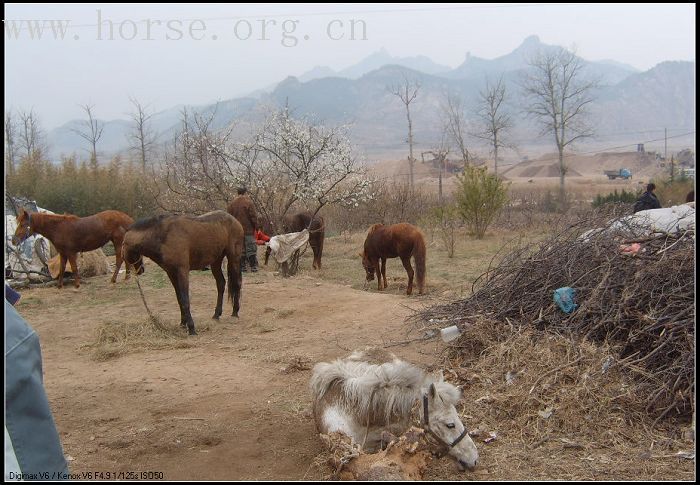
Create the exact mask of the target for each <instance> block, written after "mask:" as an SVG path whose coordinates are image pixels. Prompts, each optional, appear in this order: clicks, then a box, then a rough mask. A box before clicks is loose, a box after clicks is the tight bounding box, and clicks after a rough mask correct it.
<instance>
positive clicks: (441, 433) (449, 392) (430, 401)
mask: <svg viewBox="0 0 700 485" xmlns="http://www.w3.org/2000/svg"><path fill="white" fill-rule="evenodd" d="M460 397H461V392H460V390H459V389H458V388H457V387H455V386H453V385H452V384H450V383H448V382H445V381H444V380H443V377H442V375H440V377H439V380H438V381H435V382H432V383H430V385H429V386H428V387H427V388H424V389H423V393H422V397H421V407H420V408H421V411H420V412H421V422H422V424H423V427H424V428H425V430H426V431H427V432H428V433H429V434H431V435H433V436H434V437H435V438H437V439H438V440H439V441H440V442H441V444H442V445H443V446H444V447H445V449H446V450H447V451H446V452H447V454H448V455H449V456H450V458H452V459H453V460H455V461H456V462H457V464H458V466H459V468H460V469H461V470H462V471H464V469H465V468H468V469H469V470H473V469H474V468H475V467H476V464H477V462H478V461H479V452H478V451H477V449H476V445H475V444H474V442H473V441H472V439H471V437H470V436H469V432H468V431H467V428H466V427H465V426H464V424H462V420H461V419H460V418H459V414H457V409H456V408H455V404H457V402H458V401H459V399H460Z"/></svg>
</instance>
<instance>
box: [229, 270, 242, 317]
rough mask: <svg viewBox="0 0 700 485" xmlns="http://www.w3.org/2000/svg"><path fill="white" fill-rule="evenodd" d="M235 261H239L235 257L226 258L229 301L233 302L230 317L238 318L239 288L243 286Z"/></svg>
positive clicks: (239, 304)
mask: <svg viewBox="0 0 700 485" xmlns="http://www.w3.org/2000/svg"><path fill="white" fill-rule="evenodd" d="M236 261H240V260H239V259H238V258H237V257H235V256H230V257H229V256H227V257H226V262H227V265H228V266H227V270H228V287H229V293H230V294H231V299H232V300H233V312H232V313H231V316H232V317H236V318H238V311H239V310H240V309H241V286H243V273H241V270H240V268H236Z"/></svg>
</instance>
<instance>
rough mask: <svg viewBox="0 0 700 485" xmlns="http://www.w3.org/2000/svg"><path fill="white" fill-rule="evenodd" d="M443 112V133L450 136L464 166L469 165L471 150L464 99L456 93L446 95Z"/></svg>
mask: <svg viewBox="0 0 700 485" xmlns="http://www.w3.org/2000/svg"><path fill="white" fill-rule="evenodd" d="M442 110H443V113H444V114H443V116H444V121H443V131H444V132H445V133H447V135H449V137H450V138H451V139H452V142H453V143H454V145H455V146H456V147H457V151H458V152H459V154H460V156H461V157H462V162H464V165H465V166H467V165H469V148H468V147H467V119H466V116H465V110H464V103H463V101H462V98H460V97H459V96H458V95H456V94H454V93H447V94H446V95H445V103H444V104H443V107H442Z"/></svg>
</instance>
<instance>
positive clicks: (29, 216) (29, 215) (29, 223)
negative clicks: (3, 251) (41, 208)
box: [19, 212, 32, 242]
mask: <svg viewBox="0 0 700 485" xmlns="http://www.w3.org/2000/svg"><path fill="white" fill-rule="evenodd" d="M21 227H25V228H26V229H27V233H26V234H25V235H24V236H23V237H22V239H20V241H19V242H24V241H26V239H27V238H28V237H29V236H31V235H32V213H31V212H27V224H26V225H25V226H21Z"/></svg>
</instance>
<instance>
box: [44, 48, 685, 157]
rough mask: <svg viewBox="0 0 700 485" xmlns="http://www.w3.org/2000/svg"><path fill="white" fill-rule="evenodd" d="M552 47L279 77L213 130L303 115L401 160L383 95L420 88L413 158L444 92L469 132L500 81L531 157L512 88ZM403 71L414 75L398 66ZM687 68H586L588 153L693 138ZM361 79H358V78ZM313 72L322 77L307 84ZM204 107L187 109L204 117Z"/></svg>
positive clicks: (402, 122)
mask: <svg viewBox="0 0 700 485" xmlns="http://www.w3.org/2000/svg"><path fill="white" fill-rule="evenodd" d="M555 48H556V47H555V46H550V45H546V44H543V43H541V42H540V41H539V39H538V38H537V37H536V36H531V37H529V38H528V39H526V40H525V42H523V44H522V45H521V46H519V47H518V48H517V49H515V50H514V51H513V52H511V53H510V54H508V55H505V56H501V57H499V58H496V59H492V60H487V59H480V58H477V57H472V56H468V57H467V59H466V60H465V62H464V63H463V64H462V65H460V66H459V67H458V68H456V69H454V70H451V71H444V69H443V68H442V67H439V66H438V67H436V65H434V63H432V64H431V63H430V62H428V60H426V59H427V58H426V59H419V58H394V57H392V56H390V55H389V54H388V53H386V52H382V51H380V52H378V53H375V54H374V55H373V56H370V57H369V58H367V59H365V60H364V61H363V62H361V63H359V64H357V65H355V66H351V67H352V68H353V69H351V70H350V71H341V72H339V73H337V74H336V75H333V76H329V75H328V74H329V73H331V72H332V70H330V69H328V68H318V69H316V71H315V72H314V73H309V76H302V77H301V78H296V77H291V76H290V77H288V78H286V79H285V80H283V81H282V82H280V83H279V84H278V85H277V86H276V87H275V88H274V90H272V91H271V92H256V95H255V97H245V98H235V99H230V100H224V101H222V102H220V103H219V105H218V106H217V115H216V119H215V123H214V126H215V127H223V126H227V125H229V124H230V123H231V122H236V123H237V124H238V125H240V127H245V126H247V125H248V124H250V123H255V122H257V121H259V120H260V119H261V117H262V116H263V111H264V109H265V108H266V107H269V106H282V105H289V106H290V107H291V108H292V109H293V110H294V112H295V113H296V114H297V115H300V116H304V115H308V116H310V117H312V118H313V119H315V120H317V121H319V122H323V123H329V124H341V123H342V124H344V123H349V124H351V132H350V135H351V138H352V141H353V142H354V143H355V144H356V146H357V148H358V152H360V153H362V154H364V155H365V156H366V157H367V158H368V159H370V160H371V159H382V158H386V157H396V156H404V155H403V154H402V152H406V151H407V146H406V138H407V126H406V112H405V108H404V106H403V104H402V103H401V101H400V100H399V99H398V98H397V97H396V96H393V95H392V94H391V93H390V92H389V89H388V87H389V86H391V85H392V84H395V83H397V82H400V81H401V80H402V79H404V78H408V79H411V80H417V81H418V82H420V84H421V87H420V91H419V95H418V97H417V98H416V100H415V101H414V103H412V104H411V117H412V120H413V126H414V139H415V143H416V148H417V150H419V151H420V150H427V149H431V148H433V147H434V146H435V145H436V144H437V143H438V142H439V140H440V138H441V135H442V133H441V131H442V130H441V127H442V125H443V121H442V116H443V115H442V106H443V104H444V100H445V94H446V93H447V92H451V93H455V94H457V95H459V96H460V97H461V98H462V99H463V101H464V105H465V106H466V108H467V113H466V114H467V117H468V118H469V122H470V123H471V124H472V126H471V127H470V129H476V128H475V126H474V121H475V115H474V110H475V106H476V103H477V99H478V95H479V91H480V90H482V89H483V83H484V78H485V76H491V77H492V79H493V78H494V77H495V76H500V75H502V76H503V79H504V82H505V84H506V87H507V92H508V95H509V97H510V101H509V103H508V104H507V106H506V108H507V109H508V110H509V111H510V112H511V113H512V116H513V120H514V122H515V126H514V127H513V130H512V133H511V138H512V139H513V140H517V143H516V144H517V145H518V146H519V148H520V149H521V150H528V151H529V152H527V153H528V154H530V155H532V151H531V150H532V148H533V147H537V146H539V147H547V146H551V145H550V142H549V140H548V139H546V138H541V137H539V136H538V135H539V133H538V131H537V127H536V126H535V123H533V121H532V120H527V119H524V118H523V117H522V109H521V108H522V104H523V102H522V96H521V94H520V89H519V83H518V81H519V79H520V77H521V75H522V72H523V68H524V67H525V66H526V60H527V58H528V57H529V56H531V55H532V54H533V53H534V52H537V51H538V50H544V51H546V50H551V49H555ZM385 60H389V61H391V62H399V63H402V64H404V65H400V64H395V63H393V64H385V65H381V66H380V67H378V68H375V69H373V70H370V71H369V72H365V71H366V70H367V69H372V68H373V67H374V66H375V65H377V64H381V62H383V61H385ZM365 61H366V62H365ZM406 64H409V65H411V66H414V67H413V68H410V67H406ZM443 67H444V66H443ZM418 68H421V69H422V70H420V69H418ZM348 69H350V68H348ZM694 69H695V63H694V62H664V63H661V64H659V65H657V66H655V67H654V68H652V69H650V70H648V71H645V72H633V71H631V70H630V68H629V67H628V66H624V65H621V63H617V62H614V61H609V60H608V61H598V62H586V70H587V74H588V75H590V76H598V77H600V78H602V79H604V80H605V83H604V84H603V85H602V86H601V88H600V90H599V91H598V93H597V100H596V102H595V103H594V104H593V105H592V106H591V112H592V115H591V116H592V119H593V120H594V123H595V125H596V128H597V133H598V134H599V140H598V145H599V146H609V143H608V142H611V141H613V140H614V141H615V142H616V143H620V142H622V141H624V142H625V143H637V142H640V141H642V140H645V139H646V140H648V139H654V138H658V136H659V133H660V132H661V133H663V128H664V127H669V128H673V129H675V132H674V133H676V134H678V133H682V132H690V131H692V130H694V127H695V78H694ZM362 72H364V74H361V75H360V73H362ZM431 72H432V74H431ZM314 74H318V75H319V76H323V77H319V78H314ZM358 75H359V77H357V76H358ZM355 77H356V78H355ZM304 79H308V80H306V81H305V80H304ZM213 106H214V105H209V106H199V107H188V108H189V109H190V110H192V109H195V110H199V111H206V110H211V109H212V108H213ZM182 107H183V106H177V107H173V108H170V109H167V110H164V111H162V112H160V113H157V114H155V115H154V116H153V119H152V126H153V129H154V131H156V132H157V133H159V134H160V135H161V141H163V142H165V141H167V140H169V139H170V138H171V136H172V133H174V131H175V130H176V129H177V127H178V120H179V117H180V111H181V109H182ZM76 123H78V122H77V121H71V122H69V123H67V124H66V125H64V126H62V127H60V128H57V129H55V130H52V131H51V132H49V133H48V142H49V146H50V149H51V155H52V157H53V158H54V159H56V158H58V156H59V155H60V154H61V153H70V152H73V151H76V152H81V151H82V150H83V147H84V141H83V140H82V139H81V138H80V137H79V136H78V135H76V134H75V133H74V132H73V131H72V130H71V128H73V127H75V126H76ZM130 125H131V122H130V121H127V120H112V121H107V122H106V123H105V134H104V138H103V140H102V141H101V142H100V146H99V148H100V150H101V151H102V152H103V153H104V154H105V155H106V156H109V155H110V154H112V153H115V152H118V151H120V150H122V149H124V148H125V147H127V146H128V141H127V140H128V138H127V137H128V134H129V130H130ZM659 130H661V131H660V132H659ZM640 138H641V140H640ZM470 143H471V144H472V145H473V146H475V148H476V149H477V150H485V147H484V146H483V145H481V144H480V143H478V142H476V141H475V140H470ZM606 143H608V144H607V145H606ZM547 149H549V148H547ZM539 151H540V152H541V150H539Z"/></svg>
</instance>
